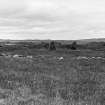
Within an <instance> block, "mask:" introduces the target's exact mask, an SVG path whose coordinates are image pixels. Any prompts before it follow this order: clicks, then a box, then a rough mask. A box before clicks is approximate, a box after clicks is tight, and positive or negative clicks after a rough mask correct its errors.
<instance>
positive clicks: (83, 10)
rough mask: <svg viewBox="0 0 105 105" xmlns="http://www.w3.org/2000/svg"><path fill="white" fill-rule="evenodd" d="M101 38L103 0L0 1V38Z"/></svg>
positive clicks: (104, 28)
mask: <svg viewBox="0 0 105 105" xmlns="http://www.w3.org/2000/svg"><path fill="white" fill-rule="evenodd" d="M103 37H105V0H0V39H68V40H69V39H84V38H103Z"/></svg>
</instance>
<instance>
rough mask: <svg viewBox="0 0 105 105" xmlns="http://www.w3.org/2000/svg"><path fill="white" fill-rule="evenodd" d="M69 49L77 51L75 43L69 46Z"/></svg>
mask: <svg viewBox="0 0 105 105" xmlns="http://www.w3.org/2000/svg"><path fill="white" fill-rule="evenodd" d="M71 49H72V50H76V49H77V42H75V41H74V42H73V43H72V44H71Z"/></svg>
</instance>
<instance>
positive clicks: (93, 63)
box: [0, 50, 105, 105]
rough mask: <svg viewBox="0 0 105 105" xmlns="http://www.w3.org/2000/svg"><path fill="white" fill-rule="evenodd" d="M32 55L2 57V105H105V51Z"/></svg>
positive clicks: (0, 86)
mask: <svg viewBox="0 0 105 105" xmlns="http://www.w3.org/2000/svg"><path fill="white" fill-rule="evenodd" d="M11 53H12V52H11ZM14 53H16V51H15V52H14ZM20 53H22V52H20ZM12 54H13V53H12ZM30 54H33V57H32V58H26V57H19V58H18V57H6V56H0V105H105V59H104V57H105V52H104V51H92V50H74V51H73V50H69V51H68V50H67V51H66V50H58V51H47V50H33V51H30ZM60 58H62V59H60ZM78 58H79V59H78Z"/></svg>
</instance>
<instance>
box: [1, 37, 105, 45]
mask: <svg viewBox="0 0 105 105" xmlns="http://www.w3.org/2000/svg"><path fill="white" fill-rule="evenodd" d="M49 41H51V40H50V39H48V40H39V39H36V40H31V39H29V40H9V39H7V40H4V39H0V42H4V43H8V42H10V43H16V42H35V43H39V42H49ZM55 41H57V42H60V43H63V44H71V43H72V42H74V41H76V42H77V43H78V44H86V43H90V42H105V38H92V39H81V40H55Z"/></svg>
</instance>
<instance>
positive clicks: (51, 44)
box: [49, 41, 56, 51]
mask: <svg viewBox="0 0 105 105" xmlns="http://www.w3.org/2000/svg"><path fill="white" fill-rule="evenodd" d="M49 50H51V51H52V50H56V46H55V42H54V41H51V42H50V43H49Z"/></svg>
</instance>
